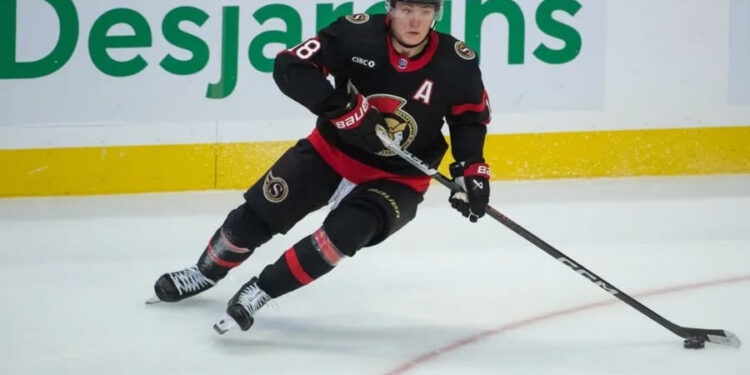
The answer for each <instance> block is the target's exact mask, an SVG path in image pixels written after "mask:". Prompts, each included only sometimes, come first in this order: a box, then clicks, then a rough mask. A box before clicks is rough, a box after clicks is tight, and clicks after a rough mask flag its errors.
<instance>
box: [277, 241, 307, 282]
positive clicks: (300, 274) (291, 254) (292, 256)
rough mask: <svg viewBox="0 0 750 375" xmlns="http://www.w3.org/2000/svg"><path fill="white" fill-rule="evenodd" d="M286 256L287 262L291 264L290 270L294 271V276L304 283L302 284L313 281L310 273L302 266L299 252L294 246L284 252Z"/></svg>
mask: <svg viewBox="0 0 750 375" xmlns="http://www.w3.org/2000/svg"><path fill="white" fill-rule="evenodd" d="M284 258H285V259H286V264H287V265H289V270H290V271H292V275H294V278H295V279H297V281H299V282H300V283H302V285H307V284H309V283H311V282H312V281H313V278H312V277H310V275H308V274H307V272H305V270H304V269H303V268H302V265H301V264H299V259H297V253H296V252H295V251H294V247H291V248H289V250H287V251H286V252H285V253H284Z"/></svg>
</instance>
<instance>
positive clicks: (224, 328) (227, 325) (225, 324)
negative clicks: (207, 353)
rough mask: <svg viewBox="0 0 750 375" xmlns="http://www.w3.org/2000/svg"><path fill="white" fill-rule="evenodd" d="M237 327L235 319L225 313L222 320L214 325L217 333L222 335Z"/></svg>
mask: <svg viewBox="0 0 750 375" xmlns="http://www.w3.org/2000/svg"><path fill="white" fill-rule="evenodd" d="M236 326H237V322H236V321H234V318H232V317H231V316H229V314H226V313H225V314H224V315H222V316H221V318H219V321H218V322H216V323H214V331H216V332H217V333H218V334H220V335H223V334H225V333H227V332H228V331H229V330H230V329H232V328H234V327H236Z"/></svg>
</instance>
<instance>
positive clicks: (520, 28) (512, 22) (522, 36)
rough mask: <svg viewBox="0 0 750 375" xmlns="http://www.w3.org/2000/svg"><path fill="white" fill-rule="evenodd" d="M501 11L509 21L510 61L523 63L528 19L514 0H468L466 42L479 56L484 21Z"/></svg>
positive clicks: (511, 62)
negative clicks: (525, 18) (483, 1)
mask: <svg viewBox="0 0 750 375" xmlns="http://www.w3.org/2000/svg"><path fill="white" fill-rule="evenodd" d="M492 13H500V14H502V15H504V16H505V18H506V19H507V21H508V36H509V38H508V39H509V43H508V63H509V64H523V61H524V50H525V48H524V44H525V43H526V33H525V29H526V21H525V20H524V18H523V11H522V10H521V7H519V6H518V4H516V3H515V2H513V1H512V0H487V1H486V2H485V3H484V4H482V0H467V1H466V44H468V45H469V47H471V48H472V49H473V50H474V51H475V52H476V53H477V56H479V52H480V49H481V44H482V43H481V41H482V23H483V22H484V19H485V18H486V17H487V16H488V15H490V14H492Z"/></svg>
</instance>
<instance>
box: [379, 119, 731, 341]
mask: <svg viewBox="0 0 750 375" xmlns="http://www.w3.org/2000/svg"><path fill="white" fill-rule="evenodd" d="M375 132H376V134H377V136H378V138H379V139H380V141H381V142H383V145H384V146H386V147H387V148H388V149H389V150H391V151H393V152H394V153H396V154H397V155H398V156H400V157H401V158H403V159H404V160H406V161H407V162H409V163H410V164H411V165H413V166H414V167H415V168H417V169H419V170H420V171H422V173H424V174H425V175H428V176H430V177H432V178H433V179H435V180H437V181H438V182H440V183H441V184H442V185H444V186H446V187H447V188H449V189H451V190H452V191H463V189H462V188H461V187H460V186H459V185H457V184H456V183H455V182H453V181H452V180H450V179H448V178H447V177H445V176H443V175H442V174H441V173H440V172H438V171H437V170H436V169H434V168H432V167H430V166H428V165H427V164H425V163H424V162H423V161H421V160H419V158H417V157H416V156H414V155H412V154H411V153H410V152H408V151H406V150H404V149H402V148H401V147H400V146H399V145H398V144H396V143H395V142H394V141H393V140H392V139H391V138H390V137H389V136H388V133H387V131H386V130H385V129H384V128H383V127H381V126H379V125H378V126H377V127H376V130H375ZM487 215H488V216H490V217H492V218H493V219H495V220H497V221H499V222H500V223H501V224H503V225H504V226H506V227H508V229H510V230H512V231H513V232H515V233H516V234H518V235H520V236H521V237H523V238H525V239H526V240H528V241H529V242H531V243H533V244H534V245H536V246H537V247H538V248H540V249H542V250H543V251H544V252H546V253H547V254H549V255H550V256H552V257H553V258H555V259H557V260H558V261H559V262H561V263H563V264H565V265H566V266H568V267H570V268H571V269H572V270H573V271H575V272H577V273H578V274H580V275H581V276H583V277H585V278H587V279H588V280H589V281H591V282H593V283H594V284H596V285H597V286H599V287H600V288H602V289H604V290H605V291H606V292H607V293H609V294H611V295H613V296H615V297H617V298H618V299H620V300H621V301H623V302H625V303H627V304H628V305H630V306H631V307H632V308H634V309H636V310H638V311H639V312H640V313H642V314H644V315H646V316H647V317H649V318H651V320H653V321H655V322H656V323H658V324H659V325H661V326H662V327H664V328H666V329H668V330H670V331H671V332H672V333H674V334H676V335H677V336H680V337H682V338H688V337H695V338H700V339H703V340H705V341H711V342H713V343H717V344H722V345H729V346H734V347H740V345H741V344H742V343H741V342H740V340H739V338H738V337H737V335H735V334H733V333H731V332H729V331H725V330H719V329H701V328H687V327H682V326H679V325H677V324H674V323H672V322H671V321H669V320H667V319H665V318H664V317H662V316H661V315H659V314H657V313H655V312H654V311H653V310H651V309H649V308H648V307H646V306H644V305H643V304H641V303H640V302H638V301H636V300H635V299H633V298H632V297H630V296H629V295H627V294H625V293H623V292H622V291H620V290H619V289H617V288H615V287H614V286H612V285H611V284H609V283H608V282H607V281H605V280H604V279H602V278H601V277H599V276H597V275H596V274H595V273H593V272H591V271H589V269H587V268H586V267H583V266H581V265H579V264H578V263H576V262H575V261H573V260H572V259H570V258H569V257H568V256H567V255H565V254H563V253H562V252H560V250H557V249H555V248H554V247H553V246H552V245H550V244H548V243H546V242H544V241H543V240H542V239H541V238H539V237H537V236H535V235H534V234H533V233H531V232H529V231H528V230H526V229H525V228H523V227H522V226H520V225H518V224H517V223H516V222H515V221H513V220H511V219H509V218H508V217H506V216H505V215H503V214H501V213H500V211H498V210H496V209H495V208H493V207H492V206H487Z"/></svg>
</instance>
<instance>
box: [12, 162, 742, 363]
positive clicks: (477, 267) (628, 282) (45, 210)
mask: <svg viewBox="0 0 750 375" xmlns="http://www.w3.org/2000/svg"><path fill="white" fill-rule="evenodd" d="M445 198H446V192H445V190H444V189H443V188H442V187H440V186H433V187H432V188H431V190H430V192H429V193H428V197H427V200H426V202H425V203H424V204H423V205H422V206H421V207H420V212H419V215H418V216H417V218H416V219H415V220H414V222H413V223H411V224H410V225H408V226H407V227H406V228H405V229H404V230H402V231H401V232H399V233H397V234H396V235H394V237H392V238H391V239H390V240H388V241H386V242H385V243H384V244H382V245H380V246H378V247H375V248H369V249H366V250H363V251H362V252H360V253H359V254H358V255H357V256H356V257H354V258H352V259H347V260H346V261H344V262H342V263H341V264H340V265H339V267H338V268H337V269H336V270H334V271H333V272H331V273H330V274H328V275H326V276H325V277H324V278H322V279H320V280H317V281H316V282H314V283H313V284H311V285H309V286H307V287H305V288H303V289H300V290H298V291H296V292H294V293H292V294H289V295H286V296H283V297H282V298H279V299H278V300H277V304H278V309H277V310H274V309H273V308H267V309H264V310H262V311H261V312H260V313H259V314H258V315H257V316H256V324H255V326H254V327H253V328H252V330H251V331H249V332H230V333H228V334H226V335H224V336H219V335H217V334H216V333H215V332H214V331H213V330H212V329H211V325H212V324H213V322H214V321H215V319H216V318H218V317H219V316H220V315H221V314H222V312H223V308H224V306H225V303H226V301H227V300H228V299H229V298H230V297H231V296H232V295H233V294H234V292H235V291H236V289H237V288H239V286H240V285H241V284H242V283H244V282H245V281H246V280H247V279H248V278H250V277H251V276H252V275H255V274H257V273H259V272H260V270H261V269H262V267H263V266H264V265H266V264H267V263H270V262H273V261H275V260H276V259H277V258H278V256H279V255H281V253H282V251H284V250H285V249H287V248H288V247H290V246H291V245H292V244H294V243H295V242H296V241H298V240H299V239H300V238H302V237H303V236H305V235H307V234H309V233H310V232H312V231H313V230H314V229H316V228H317V227H318V226H319V225H320V223H321V221H322V219H323V217H324V215H325V214H326V213H327V210H326V209H323V210H321V211H319V212H317V213H314V214H312V215H310V216H309V217H307V218H306V219H305V220H303V221H302V222H301V223H300V224H299V225H298V226H297V227H296V228H295V229H294V230H292V231H291V232H290V233H289V234H288V235H286V236H277V237H276V238H274V239H273V240H272V241H271V242H269V243H268V244H266V245H265V246H263V247H261V248H260V249H259V250H258V251H257V252H256V254H255V255H254V256H253V257H252V258H251V259H250V260H249V261H248V262H246V263H245V264H244V265H243V266H241V267H239V268H238V269H236V270H234V271H233V272H232V273H231V274H230V275H229V276H228V277H227V278H226V279H225V280H224V281H222V282H221V283H220V284H219V285H218V286H217V287H215V288H214V289H213V290H211V291H209V292H207V293H205V294H203V295H200V296H198V297H195V298H194V299H192V300H187V301H184V302H181V303H178V304H158V305H152V306H146V305H145V304H144V301H145V300H146V299H147V298H149V297H151V295H152V285H153V282H154V281H155V280H156V278H157V277H158V276H159V275H160V274H161V273H163V272H165V271H172V270H176V269H179V268H182V267H184V266H187V265H189V264H192V263H194V262H195V261H196V260H197V257H198V256H199V254H200V252H201V251H202V248H203V246H204V245H205V244H206V242H207V240H208V238H209V236H210V235H211V234H212V233H213V231H214V230H215V228H216V227H217V226H218V225H219V224H221V222H222V221H223V219H224V217H225V214H226V213H227V212H228V211H229V210H230V209H231V208H233V207H234V206H235V205H237V204H239V203H241V199H242V198H241V192H238V191H229V192H227V191H223V192H195V193H180V194H143V195H122V196H98V197H66V198H28V199H5V200H0V244H2V247H0V322H2V328H0V374H3V375H6V374H7V375H11V374H12V375H15V374H54V375H58V374H77V375H89V374H92V375H93V374H97V375H99V374H113V375H114V374H122V375H125V374H127V375H133V374H139V375H147V374H155V375H157V374H158V375H166V374H326V375H334V374H372V375H384V374H388V373H391V374H402V373H403V374H519V375H525V374H576V375H589V374H591V375H593V374H596V375H599V374H646V375H648V374H660V375H661V374H681V375H684V374H696V375H697V374H730V375H734V374H737V375H739V374H750V351H749V349H748V346H749V345H750V176H748V175H737V176H711V177H679V178H636V179H600V180H562V181H537V182H510V183H495V184H493V195H492V204H493V205H494V206H495V207H496V208H498V209H499V210H500V211H501V212H503V213H504V214H506V215H507V216H509V217H510V218H512V219H514V220H516V221H517V222H518V223H519V224H521V225H523V226H525V227H526V228H527V229H529V230H530V231H532V232H534V233H536V234H537V235H538V236H539V237H541V238H542V239H544V240H546V241H547V242H549V243H551V244H552V245H554V246H556V247H557V248H558V249H560V250H561V251H562V252H563V253H565V254H567V255H568V256H569V257H571V258H572V259H574V260H576V261H578V262H579V263H580V264H582V265H584V266H587V267H588V268H590V269H591V270H592V271H594V272H596V273H598V274H599V275H600V276H601V277H603V278H604V279H606V280H607V281H609V282H610V283H612V284H614V285H615V286H617V287H619V288H620V289H622V290H623V291H625V292H626V293H629V294H631V295H633V296H635V295H639V294H640V293H643V292H648V291H652V290H657V289H662V288H670V287H675V286H682V285H687V284H695V283H702V282H709V281H714V280H722V279H727V278H732V277H740V278H743V277H744V278H743V279H742V280H740V281H736V282H732V283H724V284H719V285H713V286H708V287H704V288H689V289H686V290H683V291H679V292H674V293H667V294H659V295H653V296H650V297H644V298H642V299H640V300H641V302H643V303H644V304H645V305H647V306H649V307H651V308H652V309H653V310H655V311H656V312H657V313H659V314H661V315H663V316H664V317H666V318H667V319H670V320H672V321H673V322H675V323H677V324H680V325H684V326H690V327H700V328H720V329H728V330H730V331H732V332H734V333H736V334H737V335H738V336H739V337H740V338H741V339H745V341H746V345H745V346H743V347H741V348H739V349H735V348H729V347H721V346H717V345H712V344H707V345H706V349H705V350H702V351H695V350H685V349H683V348H682V340H681V339H680V338H678V337H677V336H675V335H673V334H672V333H670V332H669V331H667V330H666V329H664V328H662V327H661V326H659V325H657V324H655V323H653V322H652V321H650V320H649V319H647V318H646V317H644V316H643V315H641V314H640V313H638V312H637V311H635V310H633V309H632V308H630V307H629V306H627V305H625V304H623V303H620V302H619V301H618V302H617V303H613V304H609V305H606V306H603V307H597V308H590V309H585V310H582V311H579V312H575V313H570V314H564V315H560V316H555V317H550V318H548V319H542V320H538V321H533V319H534V318H535V317H539V316H545V315H550V314H554V313H555V312H558V311H560V310H565V309H574V308H577V307H580V306H585V305H588V304H591V303H595V302H601V301H612V300H614V299H613V298H612V297H611V296H610V295H608V294H607V293H605V292H603V291H602V290H600V289H598V288H597V287H596V286H594V285H593V284H591V283H590V282H588V281H586V279H584V278H582V277H581V276H579V275H577V274H576V273H574V272H573V271H571V270H570V269H569V268H567V267H565V266H563V265H562V264H560V263H558V262H557V261H555V260H554V259H552V258H551V257H550V256H548V255H547V254H545V253H544V252H542V251H541V250H539V249H537V248H536V247H534V246H533V245H531V244H529V243H528V242H526V241H525V240H523V239H522V238H521V237H518V236H517V235H516V234H514V233H512V232H511V231H509V230H507V229H506V228H505V227H503V226H501V225H500V224H499V223H497V222H495V221H493V220H492V219H489V218H485V219H483V220H482V221H481V222H480V223H478V224H473V225H472V224H469V223H468V222H464V219H463V218H461V217H460V216H459V215H458V214H457V213H455V212H452V211H451V210H450V208H449V207H448V206H447V204H446V203H445ZM530 319H531V320H532V321H530ZM487 330H496V331H495V334H489V335H487V336H477V335H478V334H481V333H482V332H485V331H487ZM462 340H464V341H462ZM439 348H443V349H442V352H438V351H436V350H438V349H439ZM412 361H414V363H415V366H413V367H409V366H408V365H407V364H408V363H410V362H412ZM405 365H406V366H405Z"/></svg>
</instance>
